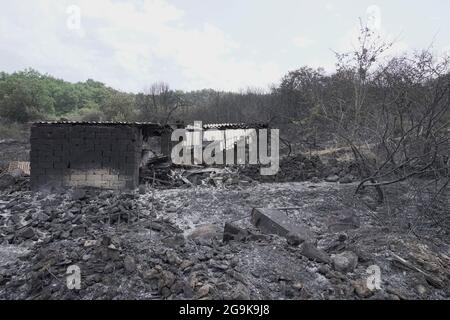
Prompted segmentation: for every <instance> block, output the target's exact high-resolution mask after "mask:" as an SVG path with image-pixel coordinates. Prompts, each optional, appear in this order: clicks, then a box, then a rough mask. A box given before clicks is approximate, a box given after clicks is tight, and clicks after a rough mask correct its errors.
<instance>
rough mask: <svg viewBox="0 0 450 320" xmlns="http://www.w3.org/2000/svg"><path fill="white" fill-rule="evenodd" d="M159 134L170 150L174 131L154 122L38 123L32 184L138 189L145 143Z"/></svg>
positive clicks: (163, 147) (36, 186)
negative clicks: (169, 142)
mask: <svg viewBox="0 0 450 320" xmlns="http://www.w3.org/2000/svg"><path fill="white" fill-rule="evenodd" d="M155 136H156V137H159V139H160V143H161V146H160V152H161V153H167V152H170V149H169V146H168V141H170V130H169V129H168V128H167V127H162V126H161V125H159V124H154V123H137V122H136V123H128V122H123V123H118V122H101V123H98V122H38V123H34V124H33V125H32V128H31V138H30V140H31V152H30V162H31V187H32V189H34V190H36V189H39V188H45V187H95V188H103V189H133V188H136V187H137V186H138V185H139V166H140V162H141V157H142V150H143V143H144V141H146V140H148V139H149V138H151V137H155Z"/></svg>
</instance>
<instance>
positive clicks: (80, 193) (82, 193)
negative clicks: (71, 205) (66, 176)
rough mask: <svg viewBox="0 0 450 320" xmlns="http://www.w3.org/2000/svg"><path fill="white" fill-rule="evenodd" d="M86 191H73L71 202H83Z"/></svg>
mask: <svg viewBox="0 0 450 320" xmlns="http://www.w3.org/2000/svg"><path fill="white" fill-rule="evenodd" d="M86 198H87V196H86V191H85V190H83V189H75V190H73V192H72V200H73V201H79V200H84V199H86Z"/></svg>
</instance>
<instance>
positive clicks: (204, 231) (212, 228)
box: [188, 224, 221, 239]
mask: <svg viewBox="0 0 450 320" xmlns="http://www.w3.org/2000/svg"><path fill="white" fill-rule="evenodd" d="M220 231H221V230H220V229H219V227H218V226H216V225H214V224H205V225H201V226H199V227H197V228H195V229H194V230H193V231H191V232H190V233H189V234H188V238H190V239H212V238H215V237H217V236H218V235H219V233H220Z"/></svg>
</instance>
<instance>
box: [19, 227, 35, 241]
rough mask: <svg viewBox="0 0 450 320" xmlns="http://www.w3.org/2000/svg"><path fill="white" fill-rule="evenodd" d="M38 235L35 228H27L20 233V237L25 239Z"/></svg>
mask: <svg viewBox="0 0 450 320" xmlns="http://www.w3.org/2000/svg"><path fill="white" fill-rule="evenodd" d="M35 235H36V233H35V232H34V229H33V228H30V227H29V228H25V229H23V230H22V231H21V232H20V233H19V236H20V237H21V238H25V239H31V238H33V237H34V236H35Z"/></svg>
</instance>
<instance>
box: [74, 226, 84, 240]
mask: <svg viewBox="0 0 450 320" xmlns="http://www.w3.org/2000/svg"><path fill="white" fill-rule="evenodd" d="M85 235H86V228H85V227H84V226H82V225H79V226H75V227H73V228H72V237H74V238H82V237H84V236H85Z"/></svg>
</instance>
